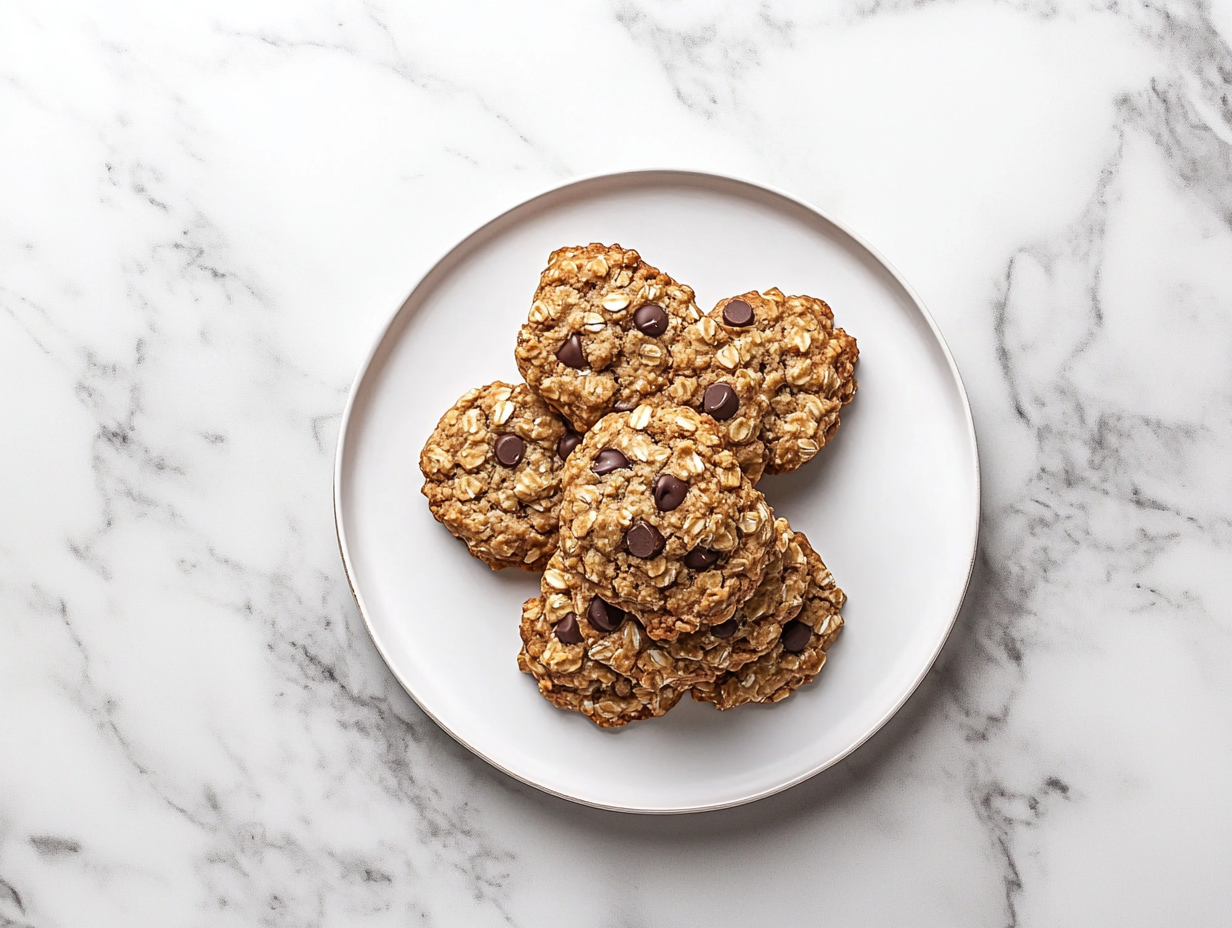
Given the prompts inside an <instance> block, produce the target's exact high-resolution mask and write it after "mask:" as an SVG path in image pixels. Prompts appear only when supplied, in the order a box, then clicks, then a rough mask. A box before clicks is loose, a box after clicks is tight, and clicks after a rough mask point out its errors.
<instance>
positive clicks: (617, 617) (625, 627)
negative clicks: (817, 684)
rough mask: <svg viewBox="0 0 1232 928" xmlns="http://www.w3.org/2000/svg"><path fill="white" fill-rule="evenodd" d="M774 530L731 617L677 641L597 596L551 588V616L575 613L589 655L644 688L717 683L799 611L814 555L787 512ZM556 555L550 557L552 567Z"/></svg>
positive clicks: (759, 650)
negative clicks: (761, 566)
mask: <svg viewBox="0 0 1232 928" xmlns="http://www.w3.org/2000/svg"><path fill="white" fill-rule="evenodd" d="M775 536H776V542H775V548H774V552H773V556H772V559H771V561H770V566H769V567H768V568H767V569H766V573H765V576H764V577H763V578H762V582H761V585H760V586H758V588H757V589H756V590H755V591H754V593H753V596H752V597H751V598H750V599H749V600H748V601H746V602H745V603H743V604H742V605H741V606H740V607H739V608H738V609H736V611H735V613H734V614H733V615H732V617H731V618H730V619H728V620H727V621H726V622H723V623H721V624H720V625H718V626H712V627H708V628H704V629H700V630H698V631H696V632H692V633H690V634H686V635H681V636H680V637H679V638H676V639H675V640H674V641H655V640H654V639H652V638H651V637H650V636H649V635H647V634H646V630H645V628H644V627H643V626H642V625H641V623H640V622H639V621H638V620H637V619H636V618H634V617H632V616H631V615H627V614H626V613H624V612H622V611H621V610H619V609H617V608H616V607H614V606H612V605H611V604H609V603H607V602H605V601H604V600H603V599H601V598H599V597H591V596H587V595H585V594H581V593H573V594H570V593H565V592H558V591H554V590H551V589H547V590H545V592H544V597H543V599H544V604H545V605H544V608H545V611H546V612H547V615H548V619H549V621H559V620H560V619H562V618H563V617H564V616H565V615H566V614H567V613H569V612H573V613H574V615H575V616H576V617H577V619H576V621H577V627H578V631H579V632H580V633H581V636H582V638H583V641H584V644H585V646H586V654H587V656H589V657H590V658H592V659H594V660H596V661H598V662H599V663H601V664H606V665H607V666H608V667H610V668H612V669H613V670H615V671H616V672H617V673H620V674H622V675H624V676H626V677H631V678H632V679H634V680H637V681H638V682H639V683H641V684H642V685H643V686H645V687H648V688H650V689H658V688H661V687H664V686H671V687H673V688H675V689H685V688H688V687H690V686H693V685H695V684H697V683H705V682H713V681H714V680H715V678H716V677H718V675H719V674H720V673H723V672H724V671H728V670H737V669H739V668H740V667H743V666H744V665H745V664H747V663H748V662H749V661H752V660H754V659H756V658H757V657H758V656H760V655H761V654H763V653H764V652H765V651H767V650H769V648H770V647H771V646H773V645H774V643H775V642H776V641H777V640H778V637H779V632H780V630H781V629H782V626H783V623H784V622H787V621H789V620H791V619H792V618H794V617H795V615H796V613H798V612H799V611H800V607H801V605H802V603H803V601H804V591H805V589H806V588H807V587H808V581H809V574H808V562H807V560H806V559H805V556H804V553H803V551H802V550H801V547H800V544H799V543H798V542H797V541H796V540H795V533H794V532H793V531H792V530H791V527H790V526H789V525H788V524H787V520H786V519H778V520H776V522H775ZM557 560H558V559H557V558H554V559H553V560H552V561H549V562H548V569H549V570H551V569H553V567H555V566H556V564H557Z"/></svg>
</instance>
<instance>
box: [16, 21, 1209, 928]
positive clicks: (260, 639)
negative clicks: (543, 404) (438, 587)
mask: <svg viewBox="0 0 1232 928" xmlns="http://www.w3.org/2000/svg"><path fill="white" fill-rule="evenodd" d="M1230 42H1232V3H1229V2H1228V0H1217V2H1216V5H1215V6H1213V7H1212V6H1209V5H1208V4H1206V3H1202V2H1197V0H1164V2H1163V3H1156V2H1148V0H1092V2H1083V0H991V2H981V3H975V2H949V3H940V2H928V0H925V2H910V0H908V2H899V0H884V2H879V0H872V2H863V0H860V2H839V0H835V2H828V3H809V2H805V0H795V2H785V0H784V2H778V0H776V2H768V3H761V4H756V3H752V2H747V3H741V2H735V0H728V2H726V3H703V2H701V0H680V2H667V0H660V2H647V0H640V2H625V0H616V2H613V3H601V2H597V0H596V2H591V0H586V2H579V3H569V4H566V3H564V2H558V3H552V4H549V3H542V2H541V3H524V4H512V3H505V4H501V3H495V2H485V3H471V4H453V5H445V4H427V3H418V2H415V3H406V2H404V3H392V2H388V0H374V2H366V3H358V2H354V0H320V2H310V3H305V4H285V3H274V2H270V0H260V2H253V0H245V2H234V0H233V2H226V3H224V2H213V3H204V2H191V3H162V4H153V3H138V2H136V0H127V2H117V3H112V4H107V5H106V10H105V11H104V10H102V9H101V8H99V7H97V6H96V5H93V4H85V3H81V4H70V3H66V2H65V3H60V2H33V0H7V2H4V3H2V4H0V410H2V414H3V418H4V421H5V423H6V426H7V427H6V430H5V436H6V437H5V441H4V445H3V450H2V451H0V709H2V711H3V716H2V718H3V722H2V724H0V926H6V928H7V926H22V928H26V926H29V928H57V926H76V925H106V926H111V925H123V926H129V925H159V926H232V925H234V926H251V925H271V926H309V925H321V926H326V925H329V926H333V925H347V926H352V925H365V926H366V925H407V924H424V925H480V926H481V925H504V924H510V925H517V926H557V925H559V926H573V925H595V926H604V928H609V926H628V928H643V926H669V925H682V924H686V925H694V924H696V925H702V924H737V923H738V924H751V925H758V924H776V925H783V926H796V925H801V926H803V925H809V926H813V925H823V924H826V925H830V924H833V925H896V926H897V925H913V926H924V925H938V926H952V925H1009V926H1028V925H1030V926H1053V925H1063V924H1075V925H1110V926H1111V925H1115V926H1130V925H1133V926H1137V925H1143V926H1145V925H1160V924H1176V925H1180V924H1185V925H1226V924H1227V923H1228V922H1229V919H1232V883H1230V882H1229V880H1228V879H1227V876H1228V872H1229V869H1230V867H1232V793H1230V791H1229V790H1228V784H1229V782H1232V672H1230V671H1229V667H1230V666H1232V610H1230V608H1229V601H1230V599H1232V579H1230V578H1232V570H1230V563H1232V557H1230V555H1232V467H1230V466H1229V460H1230V455H1232V362H1230V358H1232V100H1230V95H1232V52H1230V51H1229V43H1230ZM644 166H678V167H688V168H701V169H712V170H718V171H724V172H731V173H735V174H739V175H742V176H747V177H750V178H752V179H755V180H761V181H765V182H769V183H773V184H776V185H778V186H781V187H783V188H785V189H787V190H788V191H790V192H792V193H794V194H796V195H799V196H802V197H804V198H806V199H810V200H812V201H813V202H815V203H817V204H818V205H820V206H822V207H823V208H826V209H828V210H832V211H833V212H834V213H835V214H837V215H838V216H840V217H842V218H843V219H844V220H846V221H847V222H849V223H851V224H852V225H853V226H854V227H855V228H856V229H858V230H860V231H861V232H862V233H863V234H864V235H866V236H867V237H868V238H869V239H870V240H871V241H873V242H874V243H875V244H877V245H878V247H879V248H880V249H881V250H882V251H883V252H884V253H885V254H886V255H888V256H889V257H890V259H891V260H892V261H893V262H894V263H895V264H896V265H897V266H898V267H899V268H900V270H902V272H903V273H904V274H905V275H906V276H907V278H908V279H909V280H911V281H912V282H913V283H914V285H915V286H916V288H917V289H918V290H919V291H920V292H921V294H922V295H923V297H924V299H925V300H926V301H927V302H928V303H929V304H930V306H931V307H932V309H933V312H934V314H935V315H936V317H937V319H938V321H939V323H940V325H941V327H942V329H943V330H944V332H945V333H946V335H947V337H948V339H949V342H950V345H951V347H952V349H953V351H954V354H955V356H956V358H957V360H958V363H959V366H960V367H961V369H962V371H963V374H964V376H965V378H966V381H967V385H968V389H969V392H970V395H971V400H972V405H973V408H974V412H975V416H976V421H977V427H978V430H979V435H980V440H981V454H982V463H983V467H984V476H985V521H984V535H983V540H982V546H981V555H980V559H979V564H978V567H977V571H976V576H975V579H974V583H973V587H972V591H971V594H970V596H969V598H968V603H967V606H966V608H965V609H964V611H963V614H962V616H961V617H960V620H959V623H958V626H957V628H956V630H955V633H954V635H953V637H952V639H951V642H950V644H949V645H948V646H947V648H946V651H945V652H944V654H943V656H942V660H941V662H940V664H939V666H938V669H937V670H936V671H935V672H934V673H933V674H931V675H930V677H929V678H928V680H927V681H926V682H925V684H924V686H923V687H922V688H921V690H920V691H919V692H918V693H917V695H916V696H915V697H914V698H913V699H912V700H911V702H910V703H908V705H907V707H906V708H905V709H904V710H903V712H902V713H900V715H899V716H898V717H897V718H896V719H895V720H894V721H893V722H892V723H891V724H890V725H889V726H888V727H887V728H886V729H884V730H883V731H882V732H881V733H880V734H879V735H878V736H876V737H875V738H874V739H873V740H872V741H871V742H870V743H869V744H868V745H866V746H865V747H864V748H862V749H860V750H859V751H858V752H857V753H856V754H855V755H853V757H852V758H850V759H849V760H848V761H847V762H844V763H843V764H841V765H840V766H838V767H836V768H834V769H832V770H830V771H828V772H826V773H825V774H823V775H821V776H819V777H817V778H816V779H814V780H812V781H810V782H809V783H807V784H805V785H803V786H801V787H798V788H796V789H793V790H791V791H789V792H787V793H785V794H782V795H780V796H777V797H774V798H772V799H770V800H766V801H763V802H760V803H757V804H754V805H752V806H748V807H744V808H741V809H737V810H732V811H727V812H723V813H713V814H707V815H700V816H692V817H683V818H681V817H676V818H665V819H656V818H644V817H636V816H624V815H619V814H609V813H601V812H597V811H594V810H589V809H584V808H579V807H575V806H571V805H569V804H567V803H564V802H561V801H558V800H554V799H551V798H548V797H546V796H543V795H540V794H539V793H537V792H536V791H535V790H533V789H531V788H529V787H525V786H522V785H520V784H518V783H515V782H512V781H510V780H509V779H507V778H506V777H504V776H502V775H501V774H498V773H496V772H494V771H493V770H491V769H489V768H488V767H486V766H485V765H484V763H482V762H481V761H479V760H477V759H476V758H474V757H472V756H470V755H469V754H468V753H467V752H466V751H465V750H464V749H462V748H460V747H458V746H457V745H455V744H454V743H453V742H452V741H451V740H450V739H449V738H448V737H446V736H445V735H443V734H442V733H441V732H440V731H439V730H438V729H437V728H436V727H435V726H434V725H433V724H432V722H431V721H429V720H427V719H426V718H425V717H424V716H423V715H422V714H421V713H420V712H419V711H418V710H417V708H416V707H415V705H414V704H413V703H412V702H411V701H410V700H409V699H408V698H407V697H406V696H405V695H404V694H403V693H402V691H401V690H400V689H399V688H398V687H397V685H396V684H395V683H394V681H393V680H392V678H391V677H390V676H389V674H388V672H387V671H386V670H385V668H384V666H383V665H382V664H381V662H380V660H379V658H378V657H377V655H376V653H375V651H374V650H373V648H372V646H371V644H370V643H369V641H368V639H367V637H366V635H365V632H364V629H363V625H362V623H361V622H360V620H359V617H358V615H357V613H356V610H355V607H354V605H353V603H352V601H351V598H350V594H349V592H348V590H347V586H346V582H345V580H344V578H343V574H342V571H341V567H340V564H339V559H338V554H337V550H336V546H335V541H334V535H333V525H332V514H331V498H330V480H331V472H332V453H333V448H334V439H335V435H336V430H337V425H338V417H339V412H340V409H341V406H342V403H343V401H344V398H345V395H346V390H347V387H348V385H349V383H350V380H351V377H352V376H353V374H354V372H355V370H356V368H357V366H358V364H359V363H360V361H361V359H362V357H363V355H364V353H365V351H366V350H367V348H368V346H369V344H370V342H371V340H372V338H373V337H374V335H375V333H376V332H377V330H378V329H379V327H380V326H381V324H382V323H383V321H384V320H385V318H386V317H387V316H388V314H389V313H390V312H391V311H392V310H393V308H394V307H395V306H396V305H397V304H398V303H399V302H400V301H401V299H402V297H403V296H404V295H405V293H406V291H407V290H408V289H409V288H410V286H411V285H412V283H413V282H414V281H415V280H416V279H417V278H418V276H419V275H420V274H421V273H422V272H423V271H424V270H425V269H426V267H427V266H428V265H429V264H430V262H431V261H432V260H433V259H434V258H435V256H437V255H438V254H439V253H440V252H441V251H442V250H443V249H444V248H445V247H447V246H448V245H449V244H451V243H452V242H453V241H454V240H456V239H457V238H458V237H459V236H460V235H461V234H463V233H465V232H466V231H468V230H469V229H470V228H472V227H473V226H475V225H477V224H478V223H479V222H481V221H482V220H484V219H486V218H488V217H489V216H491V215H492V214H494V213H495V212H497V211H498V210H500V209H502V208H504V207H506V206H508V205H511V204H512V203H514V202H516V201H518V200H519V199H521V198H522V197H524V196H525V195H527V194H529V193H531V192H533V191H537V190H539V189H541V188H542V187H544V186H546V185H549V184H552V183H555V182H558V181H560V180H563V179H566V178H568V177H571V176H575V175H581V174H588V173H593V172H598V171H605V170H616V169H624V168H633V167H644Z"/></svg>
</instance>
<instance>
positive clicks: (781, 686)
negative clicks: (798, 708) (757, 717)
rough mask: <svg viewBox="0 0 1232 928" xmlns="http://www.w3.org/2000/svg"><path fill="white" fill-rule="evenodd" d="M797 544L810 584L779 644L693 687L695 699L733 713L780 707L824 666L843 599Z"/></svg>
mask: <svg viewBox="0 0 1232 928" xmlns="http://www.w3.org/2000/svg"><path fill="white" fill-rule="evenodd" d="M796 539H797V540H799V541H800V542H801V548H802V550H803V552H804V556H805V558H806V559H807V561H808V571H809V584H808V589H807V590H806V592H805V594H804V605H803V606H802V608H801V609H800V612H799V613H798V614H797V615H796V617H795V618H794V619H793V620H791V621H790V622H787V623H785V624H784V625H783V627H782V629H781V631H780V632H779V636H778V639H777V640H776V641H775V642H774V643H773V645H772V646H771V647H770V649H769V650H768V651H766V653H765V654H763V655H761V656H760V657H758V658H757V659H756V660H754V661H752V662H750V663H748V664H746V665H745V666H744V667H742V668H740V669H739V670H734V671H728V672H726V673H723V674H720V675H719V676H718V678H717V679H715V680H714V681H713V682H711V683H699V684H697V685H696V686H694V687H693V689H692V692H693V698H694V699H695V700H697V701H699V702H709V703H712V704H713V705H714V706H715V708H716V709H731V708H733V707H735V706H740V705H743V704H744V703H749V702H756V703H769V702H779V701H781V700H783V699H786V698H787V697H788V696H790V695H791V694H792V693H794V692H795V691H796V690H797V689H798V688H799V687H801V686H803V685H804V684H806V683H809V682H811V681H812V680H813V678H814V677H816V676H817V674H818V673H819V672H820V671H821V668H822V667H823V666H825V663H826V652H827V651H828V650H829V649H830V647H831V645H833V644H834V642H835V640H836V639H837V638H838V635H839V632H840V631H841V630H842V628H843V617H842V615H841V613H840V611H839V610H841V609H842V608H843V603H845V602H846V601H847V597H846V595H845V594H844V593H843V591H842V590H841V589H839V588H838V586H837V585H836V584H835V582H834V577H833V576H831V574H830V571H829V570H828V569H827V568H826V565H825V564H824V563H823V562H822V560H821V557H820V556H819V555H818V554H817V553H816V552H815V551H814V550H813V549H812V547H811V546H810V545H809V544H808V540H807V539H806V538H805V537H804V535H802V534H799V533H797V535H796Z"/></svg>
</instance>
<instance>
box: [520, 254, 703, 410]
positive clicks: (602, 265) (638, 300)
mask: <svg viewBox="0 0 1232 928" xmlns="http://www.w3.org/2000/svg"><path fill="white" fill-rule="evenodd" d="M700 318H701V311H700V310H699V309H698V308H697V305H696V304H695V303H694V302H693V291H692V290H691V289H690V288H688V287H686V286H684V285H683V284H678V283H677V282H676V281H674V280H672V279H671V278H670V277H668V276H667V275H666V274H664V273H663V272H662V271H660V270H658V269H656V268H653V267H651V266H650V265H649V264H647V263H646V262H645V261H643V260H642V259H641V258H640V257H639V255H638V253H637V252H636V251H633V250H631V249H625V248H621V247H620V246H619V245H610V246H608V245H599V244H593V245H587V246H585V247H576V248H560V249H557V250H556V251H554V252H552V254H551V256H550V257H549V258H548V266H547V268H546V269H545V270H544V272H543V274H542V275H541V276H540V278H539V289H538V290H536V291H535V300H534V303H532V304H531V308H530V314H529V317H528V319H527V321H526V324H525V325H523V326H522V329H521V331H520V332H519V333H518V343H517V348H516V349H515V351H514V356H515V358H516V359H517V364H518V370H519V371H521V372H522V376H523V377H525V378H526V382H527V383H528V384H530V386H531V388H532V389H533V390H534V391H535V392H536V393H538V394H539V395H540V396H542V397H543V398H544V400H546V401H547V402H548V404H549V405H550V406H552V407H553V408H554V409H556V410H557V411H559V412H560V413H561V414H562V415H563V416H564V417H565V418H566V419H568V420H569V421H570V422H571V423H573V425H574V426H575V427H577V428H578V429H582V430H584V429H588V428H590V427H591V426H592V425H594V424H595V423H596V422H598V421H599V419H600V418H601V417H602V416H603V415H605V414H606V413H608V412H610V411H612V410H630V409H632V408H633V407H634V406H636V405H638V404H639V403H640V402H642V400H644V399H646V398H647V397H649V396H652V395H654V394H657V393H659V392H660V391H662V390H663V389H664V388H665V387H666V386H667V383H668V381H669V379H670V377H671V366H672V353H671V349H670V346H671V343H672V340H673V339H674V338H675V337H676V335H677V334H678V333H679V332H680V331H681V330H682V329H683V328H684V327H685V326H686V325H688V324H689V323H691V322H696V321H697V320H699V319H700Z"/></svg>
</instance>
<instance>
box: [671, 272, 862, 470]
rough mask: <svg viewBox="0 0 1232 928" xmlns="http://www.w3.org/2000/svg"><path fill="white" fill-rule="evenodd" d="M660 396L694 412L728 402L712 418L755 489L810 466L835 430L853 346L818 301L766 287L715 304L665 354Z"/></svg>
mask: <svg viewBox="0 0 1232 928" xmlns="http://www.w3.org/2000/svg"><path fill="white" fill-rule="evenodd" d="M672 357H673V366H674V369H675V378H674V379H673V381H672V383H671V384H670V385H669V387H668V390H667V396H668V397H669V398H670V399H671V400H672V401H673V402H676V403H680V404H683V405H687V406H691V407H693V408H695V409H705V410H706V411H707V412H709V411H710V410H709V409H707V407H708V406H709V407H715V406H716V400H717V399H718V398H719V397H718V394H723V393H730V394H731V395H732V396H734V398H735V399H734V401H733V400H730V399H729V401H728V403H727V405H726V407H722V406H720V407H718V408H717V409H716V415H715V417H716V418H718V421H720V422H721V424H722V427H723V429H724V434H725V436H726V438H727V440H728V442H729V444H730V445H731V447H732V449H733V451H734V453H735V454H736V456H737V458H738V459H739V460H740V462H741V466H742V467H743V468H744V470H745V472H746V473H748V474H749V476H750V478H751V479H753V480H754V481H756V480H757V479H759V478H760V477H761V475H762V474H763V473H765V474H784V473H788V472H790V471H793V470H795V469H796V468H798V467H800V465H801V464H803V463H805V462H806V461H809V460H811V459H812V458H813V457H814V456H815V455H816V454H817V452H818V451H819V450H821V448H822V447H823V446H824V445H825V444H826V442H828V441H829V440H830V439H831V438H832V437H833V436H834V432H835V431H836V430H837V429H838V426H839V412H840V410H841V409H842V407H843V406H844V405H845V404H846V403H849V402H851V398H852V396H854V394H855V391H856V379H855V365H856V361H857V360H858V358H859V349H858V348H857V345H856V340H855V339H854V338H852V337H851V336H850V335H848V334H847V333H846V332H844V331H843V330H842V329H840V328H837V327H836V326H835V325H834V313H833V312H832V311H831V309H830V307H829V306H828V305H826V303H825V302H824V301H822V300H818V299H815V298H814V297H810V296H784V295H783V293H782V291H780V290H778V289H777V288H772V289H770V290H767V291H765V292H764V293H758V292H756V291H751V292H749V293H743V294H740V295H739V296H735V297H729V298H727V299H724V300H720V301H719V303H718V304H717V305H716V306H715V307H714V309H712V310H711V311H710V312H709V313H707V314H706V315H705V316H704V317H702V318H701V319H699V320H698V321H697V322H695V323H693V324H691V325H690V326H688V327H687V328H686V329H685V331H684V332H683V333H682V335H681V337H680V338H678V339H676V340H675V342H674V343H673V348H672Z"/></svg>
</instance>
